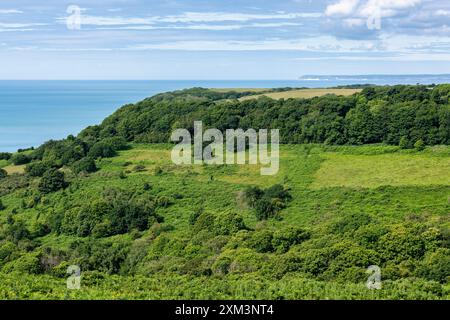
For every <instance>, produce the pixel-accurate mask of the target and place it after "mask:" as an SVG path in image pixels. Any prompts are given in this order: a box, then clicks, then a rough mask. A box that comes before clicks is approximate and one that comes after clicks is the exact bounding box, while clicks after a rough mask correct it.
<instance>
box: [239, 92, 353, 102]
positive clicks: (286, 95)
mask: <svg viewBox="0 0 450 320" xmlns="http://www.w3.org/2000/svg"><path fill="white" fill-rule="evenodd" d="M357 92H361V89H299V90H289V91H284V92H273V93H264V94H259V95H253V96H246V97H242V98H241V99H240V100H248V99H257V98H259V97H261V96H266V97H269V98H272V99H289V98H303V99H309V98H314V97H320V96H324V95H327V94H335V95H338V96H350V95H352V94H355V93H357Z"/></svg>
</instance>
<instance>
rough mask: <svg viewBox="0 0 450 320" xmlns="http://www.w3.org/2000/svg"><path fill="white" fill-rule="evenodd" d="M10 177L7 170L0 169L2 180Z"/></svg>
mask: <svg viewBox="0 0 450 320" xmlns="http://www.w3.org/2000/svg"><path fill="white" fill-rule="evenodd" d="M7 176H8V172H6V170H5V169H2V168H0V179H3V178H6V177H7Z"/></svg>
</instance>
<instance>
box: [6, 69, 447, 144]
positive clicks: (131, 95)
mask: <svg viewBox="0 0 450 320" xmlns="http://www.w3.org/2000/svg"><path fill="white" fill-rule="evenodd" d="M417 83H420V84H433V83H434V84H440V83H450V75H399V76H392V75H389V76H388V75H385V76H384V75H368V76H339V75H333V76H323V75H320V76H317V75H307V76H302V77H299V78H298V79H295V80H126V81H103V80H98V81H93V80H86V81H84V80H77V81H59V80H58V81H40V80H33V81H28V80H23V81H19V80H17V81H16V80H15V81H9V80H1V81H0V152H14V151H17V150H18V149H26V148H30V147H38V146H39V145H41V144H42V143H44V142H45V141H48V140H51V139H62V138H65V137H67V136H68V135H69V134H73V135H76V134H78V133H79V132H80V131H81V130H82V129H84V128H85V127H87V126H89V125H95V124H99V123H101V121H102V120H103V119H104V118H105V117H107V116H108V115H110V114H112V113H113V112H114V111H115V110H117V109H118V108H120V107H121V106H122V105H124V104H128V103H134V102H137V101H140V100H142V99H144V98H146V97H150V96H153V95H155V94H158V93H162V92H167V91H173V90H179V89H185V88H192V87H203V88H281V87H295V88H303V87H308V88H322V87H334V86H345V85H352V84H376V85H395V84H417Z"/></svg>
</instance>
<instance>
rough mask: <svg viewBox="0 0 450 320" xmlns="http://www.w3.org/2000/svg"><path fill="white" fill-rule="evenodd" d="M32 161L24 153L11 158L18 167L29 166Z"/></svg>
mask: <svg viewBox="0 0 450 320" xmlns="http://www.w3.org/2000/svg"><path fill="white" fill-rule="evenodd" d="M30 160H31V159H30V157H28V156H27V155H26V154H23V153H17V154H15V155H13V156H12V157H11V161H12V163H13V164H14V165H16V166H19V165H22V164H27V163H28V162H30Z"/></svg>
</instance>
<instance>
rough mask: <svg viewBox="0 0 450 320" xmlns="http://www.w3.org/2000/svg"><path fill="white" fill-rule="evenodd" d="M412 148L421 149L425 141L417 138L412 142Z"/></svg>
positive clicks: (423, 147)
mask: <svg viewBox="0 0 450 320" xmlns="http://www.w3.org/2000/svg"><path fill="white" fill-rule="evenodd" d="M414 149H416V150H417V151H422V150H424V149H425V142H423V140H422V139H419V140H417V141H416V143H414Z"/></svg>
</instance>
